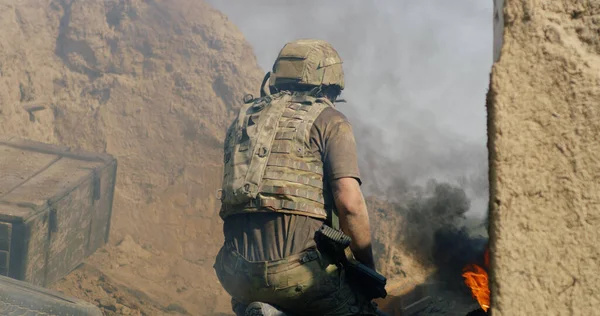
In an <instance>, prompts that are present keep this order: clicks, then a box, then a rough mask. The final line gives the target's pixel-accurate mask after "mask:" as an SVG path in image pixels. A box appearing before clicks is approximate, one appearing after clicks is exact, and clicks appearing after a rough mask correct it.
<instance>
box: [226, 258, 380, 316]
mask: <svg viewBox="0 0 600 316" xmlns="http://www.w3.org/2000/svg"><path fill="white" fill-rule="evenodd" d="M214 268H215V271H216V274H217V277H218V278H219V281H220V282H221V284H222V285H223V288H224V289H225V290H226V291H227V292H228V293H229V294H230V295H231V296H232V297H233V298H234V300H233V302H232V303H233V305H234V306H232V309H233V310H234V311H235V312H236V313H238V314H241V311H242V310H243V309H244V308H243V306H244V305H248V304H250V303H251V302H255V301H259V302H264V303H269V304H271V305H273V306H276V307H278V308H280V309H282V310H283V311H287V312H289V313H292V314H293V315H331V316H338V315H340V316H342V315H376V309H375V307H374V306H373V305H372V304H371V303H370V302H368V301H367V300H366V299H364V298H363V297H362V296H361V295H359V294H357V291H355V290H354V289H353V288H352V287H351V285H350V284H349V283H348V281H347V279H346V277H345V273H344V270H343V269H340V268H339V267H338V266H337V265H335V264H332V262H331V261H330V260H328V258H326V257H324V256H322V255H321V254H320V253H319V252H318V251H316V250H313V251H308V252H303V253H300V254H297V255H293V256H289V257H288V258H286V259H281V260H275V261H268V262H249V261H247V260H246V259H244V258H243V257H242V256H241V255H240V254H239V253H237V252H236V251H234V250H231V249H230V248H229V247H227V246H224V247H223V248H222V249H221V251H220V252H219V254H218V255H217V260H216V262H215V265H214ZM239 305H241V306H239ZM240 307H241V308H240Z"/></svg>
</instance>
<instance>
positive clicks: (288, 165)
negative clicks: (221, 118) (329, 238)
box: [220, 91, 333, 219]
mask: <svg viewBox="0 0 600 316" xmlns="http://www.w3.org/2000/svg"><path fill="white" fill-rule="evenodd" d="M329 106H333V105H332V104H331V102H330V101H329V100H327V99H326V98H315V97H311V96H307V95H300V94H292V93H290V92H287V91H284V92H280V93H277V94H274V95H270V96H265V97H263V98H260V99H258V100H257V101H255V102H254V103H252V104H246V105H245V106H244V107H242V109H241V110H240V112H239V115H238V117H237V119H236V120H235V121H234V122H233V124H232V125H231V126H230V128H229V130H228V131H227V136H226V139H225V153H224V163H225V167H224V176H223V187H222V191H223V192H222V208H221V212H220V216H221V217H222V218H223V219H224V218H226V217H227V216H230V215H232V214H239V213H248V212H256V211H265V208H267V209H270V210H272V211H275V212H282V213H289V214H299V215H305V216H310V217H315V218H322V219H325V218H327V212H326V208H325V197H324V196H323V194H324V191H323V163H322V162H321V157H316V156H315V155H314V154H313V153H312V152H311V148H310V130H311V128H312V125H313V123H314V121H315V120H316V118H317V117H318V116H319V114H321V112H322V111H323V110H324V109H326V108H327V107H329Z"/></svg>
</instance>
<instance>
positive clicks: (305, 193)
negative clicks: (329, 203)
mask: <svg viewBox="0 0 600 316" xmlns="http://www.w3.org/2000/svg"><path fill="white" fill-rule="evenodd" d="M260 192H261V193H267V194H278V195H290V196H295V197H300V198H305V199H307V200H311V201H314V202H317V203H320V204H325V200H324V199H323V193H322V192H319V191H318V190H315V189H312V188H311V189H302V188H294V187H290V186H287V187H278V186H270V185H263V186H262V187H261V189H260Z"/></svg>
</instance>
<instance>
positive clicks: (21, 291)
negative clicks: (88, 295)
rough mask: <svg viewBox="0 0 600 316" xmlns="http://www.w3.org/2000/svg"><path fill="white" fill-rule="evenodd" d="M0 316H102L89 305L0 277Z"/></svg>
mask: <svg viewBox="0 0 600 316" xmlns="http://www.w3.org/2000/svg"><path fill="white" fill-rule="evenodd" d="M0 315H31V316H36V315H40V316H41V315H82V316H102V312H100V309H98V308H97V307H96V306H94V305H92V304H90V303H87V302H84V301H81V300H78V299H75V298H71V297H67V296H64V295H62V294H60V293H58V292H56V291H51V290H48V289H44V288H41V287H38V286H35V285H31V284H29V283H26V282H22V281H17V280H14V279H11V278H8V277H4V276H0Z"/></svg>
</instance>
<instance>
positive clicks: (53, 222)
mask: <svg viewBox="0 0 600 316" xmlns="http://www.w3.org/2000/svg"><path fill="white" fill-rule="evenodd" d="M116 169H117V161H116V160H115V159H114V158H113V157H112V156H110V155H107V154H92V153H83V152H73V151H71V150H70V148H68V147H63V146H56V145H49V144H44V143H38V142H33V141H29V140H24V139H17V138H2V137H0V175H2V176H1V177H0V275H6V276H9V277H11V278H14V279H17V280H22V281H26V282H29V283H31V284H35V285H40V286H48V285H50V284H52V283H53V282H55V281H56V280H58V279H60V278H62V277H63V276H65V275H66V274H68V273H69V272H71V271H72V270H73V269H74V268H75V267H77V265H79V264H80V263H81V262H82V261H83V260H84V259H86V258H87V257H89V256H90V255H91V254H93V253H94V252H95V251H96V250H97V249H98V248H100V247H102V246H103V245H104V244H105V243H106V242H107V240H108V233H109V225H110V218H111V212H112V201H113V193H114V186H115V177H116Z"/></svg>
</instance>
